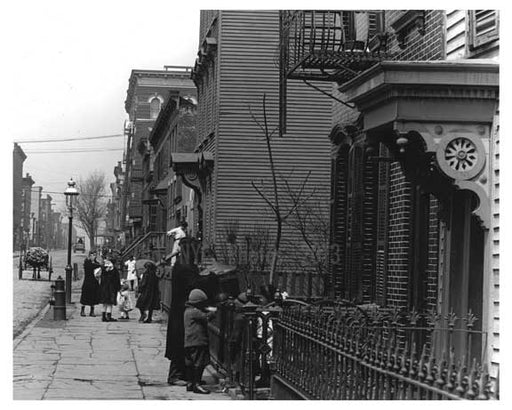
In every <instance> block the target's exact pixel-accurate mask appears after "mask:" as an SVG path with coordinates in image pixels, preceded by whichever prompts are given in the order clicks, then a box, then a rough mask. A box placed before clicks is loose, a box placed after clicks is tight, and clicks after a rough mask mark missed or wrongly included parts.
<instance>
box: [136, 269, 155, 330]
mask: <svg viewBox="0 0 512 410" xmlns="http://www.w3.org/2000/svg"><path fill="white" fill-rule="evenodd" d="M158 281H159V279H158V277H157V276H156V265H155V264H154V263H153V262H146V263H145V264H144V273H143V275H142V280H141V281H140V283H139V297H138V298H137V303H136V304H135V307H136V308H138V309H139V310H140V319H139V322H144V323H151V321H152V319H153V310H160V289H159V288H158ZM146 311H147V316H146V313H145V312H146Z"/></svg>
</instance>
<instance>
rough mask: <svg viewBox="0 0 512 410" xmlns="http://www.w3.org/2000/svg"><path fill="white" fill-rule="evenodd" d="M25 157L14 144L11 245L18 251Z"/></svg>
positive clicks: (20, 232) (21, 230)
mask: <svg viewBox="0 0 512 410" xmlns="http://www.w3.org/2000/svg"><path fill="white" fill-rule="evenodd" d="M25 159H27V156H26V155H25V153H24V152H23V150H22V149H21V147H20V146H19V145H18V144H16V143H14V149H13V153H12V229H13V230H12V245H13V249H14V250H18V249H20V246H21V243H22V241H23V228H22V216H23V214H22V203H23V162H24V161H25Z"/></svg>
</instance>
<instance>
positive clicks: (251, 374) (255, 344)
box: [209, 299, 281, 399]
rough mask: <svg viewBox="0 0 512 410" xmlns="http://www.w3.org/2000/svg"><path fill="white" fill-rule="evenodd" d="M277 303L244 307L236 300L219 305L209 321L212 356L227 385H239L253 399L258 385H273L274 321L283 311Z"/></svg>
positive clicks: (248, 304) (250, 304) (250, 303)
mask: <svg viewBox="0 0 512 410" xmlns="http://www.w3.org/2000/svg"><path fill="white" fill-rule="evenodd" d="M280 310H281V309H280V308H279V307H276V306H275V304H270V305H267V306H259V305H256V304H253V303H252V302H249V303H247V304H246V305H245V306H244V307H243V308H240V307H236V306H235V304H234V303H233V300H232V299H230V300H228V301H226V302H223V303H220V304H218V310H217V315H216V317H215V319H214V320H213V321H211V322H210V323H209V340H210V357H211V360H212V362H213V364H214V366H215V367H216V368H217V370H219V371H220V373H222V374H223V375H224V376H225V377H226V384H227V386H228V387H229V386H234V385H238V386H240V387H241V388H242V391H243V392H244V394H246V395H247V397H248V398H249V399H252V398H254V391H255V389H256V388H257V387H270V376H271V368H270V358H271V357H272V352H273V342H274V332H273V326H274V325H273V321H274V319H275V318H276V316H277V315H278V314H279V312H280Z"/></svg>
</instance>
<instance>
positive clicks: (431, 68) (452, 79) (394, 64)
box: [339, 60, 499, 111]
mask: <svg viewBox="0 0 512 410" xmlns="http://www.w3.org/2000/svg"><path fill="white" fill-rule="evenodd" d="M498 89H499V65H498V64H497V63H496V62H493V61H490V60H465V61H455V62H451V61H450V62H448V61H424V62H423V61H421V62H420V61H409V62H401V61H384V62H381V63H378V64H376V65H375V66H373V67H372V68H370V69H369V70H366V71H365V72H363V73H361V74H360V75H358V76H357V77H356V78H354V79H353V80H351V81H348V82H347V83H345V84H343V85H342V86H341V87H340V88H339V91H341V92H342V93H344V94H345V96H346V97H347V98H346V100H348V101H349V102H352V103H355V104H356V106H357V108H358V109H359V110H360V111H361V110H365V109H367V108H368V107H369V106H373V105H375V104H378V103H381V102H382V101H383V99H386V98H388V99H389V98H393V97H397V96H399V93H402V94H401V95H407V94H408V95H409V96H412V95H415V96H417V97H418V98H425V97H429V98H430V97H432V98H438V97H439V98H443V97H449V96H451V95H452V94H454V93H459V97H460V98H473V97H475V96H479V97H480V98H489V99H492V98H496V95H497V94H496V93H497V92H498ZM390 90H391V91H390ZM461 93H462V94H461Z"/></svg>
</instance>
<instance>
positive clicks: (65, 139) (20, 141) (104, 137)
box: [14, 134, 124, 144]
mask: <svg viewBox="0 0 512 410" xmlns="http://www.w3.org/2000/svg"><path fill="white" fill-rule="evenodd" d="M118 137H124V134H111V135H100V136H96V137H73V138H60V139H58V138H52V139H45V140H40V139H37V140H17V141H14V142H16V143H17V144H38V143H42V142H66V141H86V140H98V139H106V138H118Z"/></svg>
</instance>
